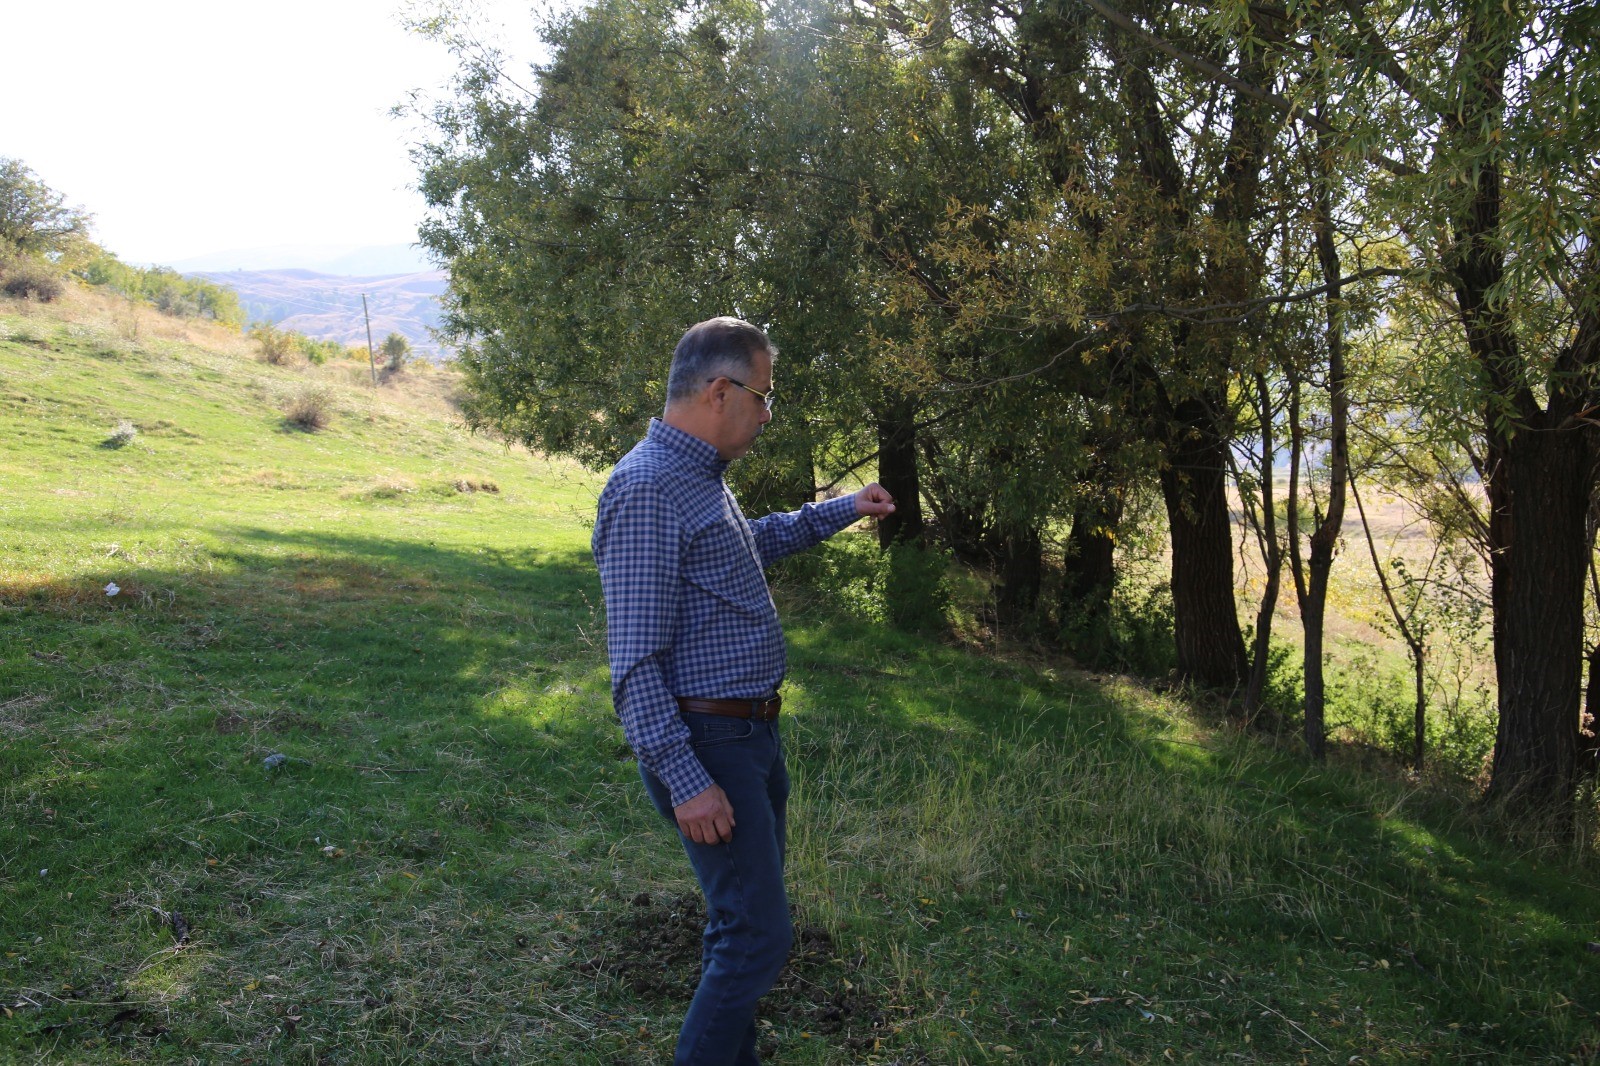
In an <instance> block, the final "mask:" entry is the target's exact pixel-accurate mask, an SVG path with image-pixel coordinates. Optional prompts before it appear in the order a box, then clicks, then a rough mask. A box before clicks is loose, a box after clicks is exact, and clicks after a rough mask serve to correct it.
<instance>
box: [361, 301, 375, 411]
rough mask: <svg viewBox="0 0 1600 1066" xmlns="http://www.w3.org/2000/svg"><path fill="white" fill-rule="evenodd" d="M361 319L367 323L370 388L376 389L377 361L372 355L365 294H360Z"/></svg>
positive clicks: (370, 318) (369, 323)
mask: <svg viewBox="0 0 1600 1066" xmlns="http://www.w3.org/2000/svg"><path fill="white" fill-rule="evenodd" d="M361 317H362V318H364V319H366V322H367V365H368V366H370V367H371V368H372V387H373V388H377V387H378V360H377V357H376V356H374V355H373V353H372V316H371V315H369V314H367V294H366V293H362V294H361Z"/></svg>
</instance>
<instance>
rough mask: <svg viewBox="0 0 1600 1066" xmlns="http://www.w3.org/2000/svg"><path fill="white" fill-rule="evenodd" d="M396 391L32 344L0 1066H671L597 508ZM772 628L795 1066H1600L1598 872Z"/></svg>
mask: <svg viewBox="0 0 1600 1066" xmlns="http://www.w3.org/2000/svg"><path fill="white" fill-rule="evenodd" d="M364 369H365V368H354V367H323V368H299V369H293V368H275V367H267V366H264V365H261V364H258V363H256V362H254V361H253V360H252V359H251V358H250V356H249V353H248V350H247V349H246V348H245V346H243V345H242V344H241V343H239V342H238V341H237V340H236V339H233V338H228V337H226V336H223V335H220V334H217V335H212V334H208V333H207V332H206V331H204V330H200V329H197V328H193V327H180V326H176V325H173V324H170V323H163V322H162V321H160V320H156V319H147V320H144V321H142V322H141V321H138V320H136V319H135V318H134V317H133V315H132V313H130V312H128V311H127V310H126V309H125V308H122V309H119V308H118V307H117V306H116V305H113V304H99V303H97V302H96V301H95V300H93V299H91V298H90V297H88V296H85V295H82V294H78V295H74V296H73V297H72V299H71V301H69V303H68V306H66V307H65V308H63V309H57V308H56V307H54V306H52V307H48V308H40V307H35V306H32V305H25V304H15V303H3V304H0V523H3V528H4V529H5V542H4V544H3V545H0V1006H3V1012H0V1061H19V1062H27V1061H52V1062H141V1061H172V1062H197V1063H198V1062H227V1061H237V1062H257V1063H262V1062H285V1063H313V1062H327V1063H390V1062H395V1063H400V1062H419V1063H420V1062H436V1063H456V1062H529V1063H545V1062H549V1063H579V1064H596V1066H599V1064H606V1066H610V1064H619V1063H638V1064H644V1063H657V1062H663V1061H668V1060H669V1059H670V1049H671V1043H672V1037H673V1032H674V1028H675V1024H676V1019H677V1018H678V1017H679V1016H680V1015H681V1011H682V1008H683V1005H684V1002H685V1001H686V998H687V995H688V991H689V989H690V988H692V985H693V980H694V973H695V962H696V954H697V950H698V931H697V928H696V922H697V914H696V907H697V904H696V903H695V900H694V886H693V882H692V880H691V879H690V877H689V876H688V871H687V865H686V863H685V862H684V860H683V858H682V856H681V853H680V852H679V850H678V847H677V844H676V841H675V839H673V838H672V836H671V835H670V833H669V831H668V829H667V827H666V826H665V825H664V824H663V823H662V822H661V820H660V819H659V818H658V817H657V816H656V815H655V813H654V811H653V810H651V809H650V807H649V804H648V803H647V801H646V800H645V798H644V796H643V791H642V789H641V787H640V786H639V783H638V780H637V772H636V770H635V767H634V765H633V763H632V762H631V761H630V759H629V758H628V757H627V753H626V750H625V747H624V746H623V744H622V741H621V736H620V732H619V730H618V729H617V728H616V726H615V723H614V720H613V718H612V716H611V711H610V707H609V699H608V692H607V680H606V672H605V662H604V639H603V634H604V620H603V615H602V613H601V611H600V595H599V583H598V580H597V578H596V576H595V574H594V571H593V566H592V563H591V561H590V559H589V555H588V550H587V544H588V526H587V522H588V518H589V515H590V514H591V513H592V508H593V501H594V496H595V493H596V491H597V489H598V487H599V484H600V482H599V479H598V478H597V477H596V476H594V475H592V474H589V473H586V472H584V471H581V470H579V469H577V468H575V467H572V466H569V465H567V464H564V463H561V462H554V461H547V460H544V459H541V458H537V457H533V456H529V455H527V454H526V453H524V452H521V451H518V450H511V449H507V448H505V447H504V446H502V445H501V444H498V443H496V442H494V441H491V440H488V439H485V438H481V437H478V438H475V437H472V436H470V435H468V434H467V433H466V432H465V431H464V430H462V429H461V428H459V427H458V426H457V425H455V424H454V423H453V422H452V421H451V419H450V417H449V414H448V408H447V406H446V405H445V404H443V403H442V402H441V401H440V399H439V396H440V394H441V392H442V391H443V389H444V388H445V387H446V385H447V383H445V382H442V381H441V380H439V379H438V378H437V377H434V378H429V377H421V378H416V379H412V380H410V381H402V382H400V383H397V384H392V385H389V386H386V387H384V388H382V389H378V390H373V389H371V388H363V387H361V386H360V385H359V384H357V382H358V381H359V373H364ZM311 380H315V381H320V382H323V383H324V384H326V386H327V387H328V388H329V389H330V390H331V391H330V393H329V396H330V397H331V398H330V400H329V403H330V404H331V409H332V415H331V419H330V421H329V423H328V425H327V427H326V428H324V429H323V430H321V431H319V432H316V433H308V432H304V431H302V430H299V429H295V428H293V427H292V426H291V425H289V424H288V423H287V422H286V420H285V418H284V416H283V414H282V403H283V400H284V398H285V397H286V396H289V395H290V394H292V393H294V392H295V391H296V390H297V389H300V388H301V387H303V386H304V385H305V384H306V383H307V382H308V381H311ZM124 422H127V423H131V424H132V428H133V430H134V431H135V432H134V433H133V434H132V435H131V437H130V435H129V434H128V433H127V432H126V431H124V432H123V433H121V434H119V433H118V432H117V431H118V427H119V426H121V425H122V423H124ZM775 431H781V428H780V429H778V430H775ZM852 535H856V536H858V535H859V534H846V536H852ZM113 583H114V584H115V585H116V586H117V589H118V591H117V593H116V595H114V596H111V595H107V593H106V588H107V586H108V585H110V584H113ZM824 591H827V590H824ZM778 592H779V599H780V607H781V608H783V609H784V611H785V614H786V617H787V619H788V630H789V636H790V645H791V677H790V679H789V682H788V684H787V686H786V693H787V696H788V699H787V701H786V704H785V707H786V711H788V710H789V709H792V710H793V714H792V715H788V716H787V717H788V721H787V725H786V729H787V732H786V743H787V745H788V750H789V758H790V764H791V769H792V771H793V773H794V777H795V780H796V789H797V791H796V797H795V801H794V806H793V807H792V808H791V810H792V812H793V814H792V818H793V829H792V835H791V843H792V883H793V898H794V900H795V904H796V907H797V910H798V912H799V913H798V918H799V923H800V926H801V928H802V930H803V935H802V937H801V941H800V946H799V948H798V950H797V952H796V955H795V957H794V959H793V961H792V965H791V969H790V971H789V972H788V974H787V975H786V976H785V978H784V979H783V982H782V983H781V985H780V987H779V989H778V990H777V991H776V992H775V993H774V994H773V995H772V996H770V997H769V998H768V1001H767V1004H766V1008H765V1010H766V1013H765V1015H764V1019H763V1029H764V1033H765V1041H766V1043H767V1045H768V1050H769V1052H770V1053H771V1057H772V1059H773V1061H776V1062H780V1063H785V1064H789V1063H797V1064H823V1063H827V1064H845V1063H879V1064H890V1063H899V1064H907V1066H909V1064H913V1063H939V1064H946V1063H948V1064H956V1063H1038V1064H1046V1063H1058V1062H1067V1061H1069V1060H1074V1059H1079V1058H1082V1059H1083V1060H1084V1061H1091V1062H1151V1063H1157V1062H1166V1061H1190V1062H1200V1063H1212V1062H1216V1063H1222V1062H1247V1063H1300V1062H1318V1063H1342V1064H1348V1063H1353V1062H1367V1063H1387V1062H1404V1061H1432V1062H1479V1061H1481V1062H1590V1061H1595V1060H1596V1058H1597V1057H1600V1015H1597V1013H1596V1011H1597V1010H1600V943H1597V942H1600V915H1597V911H1596V907H1595V900H1596V898H1597V889H1600V877H1597V875H1596V871H1595V868H1594V866H1593V865H1592V864H1591V863H1590V862H1588V861H1587V860H1585V859H1582V858H1578V857H1573V856H1571V855H1566V854H1558V853H1551V852H1524V853H1521V854H1518V853H1516V852H1515V851H1514V849H1513V848H1512V847H1511V846H1510V845H1509V844H1507V843H1505V842H1504V840H1503V839H1502V838H1499V837H1497V836H1496V835H1495V833H1494V831H1493V829H1492V827H1485V826H1481V825H1479V824H1477V823H1476V822H1475V820H1474V819H1473V817H1472V815H1471V814H1470V812H1468V811H1465V810H1464V807H1463V804H1462V802H1461V797H1459V796H1454V795H1451V794H1440V793H1435V792H1428V791H1422V790H1419V789H1418V788H1416V787H1415V786H1412V785H1408V784H1407V783H1406V782H1405V781H1404V779H1403V778H1401V777H1399V776H1398V775H1388V774H1384V773H1381V772H1376V771H1373V770H1370V769H1367V770H1364V769H1361V768H1359V767H1356V766H1352V765H1341V764H1339V763H1337V762H1335V764H1333V765H1330V766H1328V767H1322V768H1311V767H1308V766H1307V765H1305V764H1304V763H1303V762H1301V761H1300V760H1299V759H1297V758H1296V757H1294V756H1292V755H1290V754H1283V753H1277V752H1274V751H1273V750H1272V749H1271V748H1269V747H1267V746H1265V745H1263V744H1261V743H1259V742H1256V741H1252V740H1248V739H1241V738H1239V737H1237V736H1235V735H1233V734H1231V733H1229V732H1227V731H1225V730H1220V729H1218V728H1215V727H1212V726H1210V725H1208V724H1207V722H1208V719H1207V718H1206V717H1204V716H1201V715H1197V714H1195V713H1194V712H1193V711H1192V710H1191V708H1190V707H1189V706H1188V705H1187V704H1186V703H1185V702H1184V701H1183V699H1182V698H1181V695H1180V694H1176V693H1164V692H1160V691H1156V690H1154V689H1152V688H1149V687H1146V686H1143V685H1140V684H1138V683H1136V682H1134V681H1132V680H1129V679H1125V678H1119V677H1113V676H1104V675H1100V676H1095V675H1086V674H1082V673H1079V672H1076V671H1074V670H1072V669H1070V668H1069V666H1068V665H1067V664H1065V663H1057V662H1051V661H1049V660H1047V659H1043V658H1040V657H1039V656H1038V655H1037V654H1034V655H1031V656H1027V657H1024V656H1022V655H1020V654H1018V655H991V656H979V655H976V654H974V653H972V652H971V651H970V650H966V649H964V648H962V647H961V646H958V645H956V644H953V643H948V642H941V641H938V640H932V639H924V638H918V637H912V636H908V635H904V634H897V633H893V632H888V631H886V630H884V629H883V628H881V627H879V626H875V625H873V624H870V623H868V622H866V621H863V620H862V619H860V618H859V617H857V616H855V615H852V614H851V613H849V612H847V611H843V610H841V609H839V608H837V607H835V606H832V604H833V603H834V602H835V601H836V600H837V597H836V596H832V595H827V594H820V593H818V592H816V591H814V590H812V589H810V588H808V587H806V586H805V585H804V584H802V583H798V582H796V583H791V584H789V585H785V586H780V588H779V590H778ZM280 755H281V756H284V757H285V758H284V759H282V760H279V759H278V758H276V757H277V756H280ZM269 762H270V763H275V764H276V765H270V766H269V765H268V764H269Z"/></svg>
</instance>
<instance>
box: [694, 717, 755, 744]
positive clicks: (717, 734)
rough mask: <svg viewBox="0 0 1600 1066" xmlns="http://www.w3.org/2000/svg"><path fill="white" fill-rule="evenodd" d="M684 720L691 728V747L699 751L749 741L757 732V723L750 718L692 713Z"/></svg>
mask: <svg viewBox="0 0 1600 1066" xmlns="http://www.w3.org/2000/svg"><path fill="white" fill-rule="evenodd" d="M683 720H684V722H685V724H687V725H688V727H689V746H690V747H691V748H695V749H697V750H698V749H700V748H711V747H715V746H717V745H718V744H733V743H737V742H738V741H741V740H749V739H750V736H751V734H753V733H754V732H755V722H754V721H752V720H751V719H749V718H727V717H723V716H721V715H710V714H694V713H690V714H685V715H684V716H683Z"/></svg>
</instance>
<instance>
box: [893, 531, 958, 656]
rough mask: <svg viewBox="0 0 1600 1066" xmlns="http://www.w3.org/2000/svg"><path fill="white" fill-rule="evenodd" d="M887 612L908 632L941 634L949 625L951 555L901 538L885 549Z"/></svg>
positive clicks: (898, 627)
mask: <svg viewBox="0 0 1600 1066" xmlns="http://www.w3.org/2000/svg"><path fill="white" fill-rule="evenodd" d="M882 555H883V561H882V563H881V566H882V571H881V573H882V576H881V577H880V578H879V584H880V587H881V589H882V593H881V594H882V596H883V603H884V614H885V616H887V618H888V619H889V621H890V622H891V623H892V624H893V625H894V626H895V628H897V629H901V630H904V631H905V632H907V633H925V634H939V633H943V632H945V631H946V630H948V629H949V626H950V558H949V556H948V555H947V554H945V553H944V552H940V551H934V550H932V549H929V548H924V547H923V546H921V545H920V544H915V543H911V542H907V541H902V542H900V543H898V544H892V545H890V546H889V547H888V548H887V549H885V550H884V551H883V553H882Z"/></svg>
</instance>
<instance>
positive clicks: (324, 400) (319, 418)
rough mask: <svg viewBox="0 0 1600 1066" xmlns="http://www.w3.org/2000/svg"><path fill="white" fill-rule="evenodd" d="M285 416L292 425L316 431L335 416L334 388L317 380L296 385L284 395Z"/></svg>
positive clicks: (308, 430)
mask: <svg viewBox="0 0 1600 1066" xmlns="http://www.w3.org/2000/svg"><path fill="white" fill-rule="evenodd" d="M283 417H284V420H285V421H287V422H288V423H289V424H290V425H291V426H294V427H296V428H297V429H303V430H305V431H306V432H307V433H315V432H316V431H317V430H319V429H322V428H323V427H325V426H326V425H327V424H328V421H329V420H330V419H331V418H332V417H333V390H332V389H330V388H328V386H326V385H324V384H322V383H321V382H315V381H308V382H305V383H303V384H301V385H298V386H296V387H295V389H294V390H293V391H291V392H290V393H289V394H288V395H287V396H285V397H284V400H283Z"/></svg>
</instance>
